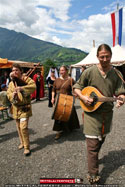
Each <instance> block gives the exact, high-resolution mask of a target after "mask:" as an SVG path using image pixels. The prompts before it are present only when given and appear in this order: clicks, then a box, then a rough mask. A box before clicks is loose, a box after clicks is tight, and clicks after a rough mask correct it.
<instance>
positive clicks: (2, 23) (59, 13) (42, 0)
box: [0, 0, 125, 52]
mask: <svg viewBox="0 0 125 187" xmlns="http://www.w3.org/2000/svg"><path fill="white" fill-rule="evenodd" d="M117 3H119V5H120V7H121V6H125V0H121V1H120V0H27V1H25V0H18V1H17V0H11V1H10V0H4V1H3V0H0V10H1V11H0V27H4V28H7V29H11V30H15V31H17V32H22V33H25V34H27V35H30V36H32V37H35V38H38V39H41V40H45V41H49V42H53V43H56V44H58V45H61V46H65V47H74V48H78V49H81V50H83V51H87V52H89V51H90V50H91V48H92V46H93V40H95V44H96V47H98V45H100V44H101V43H107V44H109V45H110V46H111V47H112V26H111V17H110V14H111V13H112V12H113V11H115V10H116V7H117ZM122 35H123V37H122V46H123V47H125V8H123V33H122Z"/></svg>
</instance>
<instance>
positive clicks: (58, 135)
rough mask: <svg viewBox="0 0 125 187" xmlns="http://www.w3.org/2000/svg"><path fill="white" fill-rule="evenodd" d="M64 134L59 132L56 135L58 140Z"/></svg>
mask: <svg viewBox="0 0 125 187" xmlns="http://www.w3.org/2000/svg"><path fill="white" fill-rule="evenodd" d="M61 136H62V132H58V133H57V134H56V136H55V140H58V139H59V138H60V137H61Z"/></svg>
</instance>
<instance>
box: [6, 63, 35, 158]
mask: <svg viewBox="0 0 125 187" xmlns="http://www.w3.org/2000/svg"><path fill="white" fill-rule="evenodd" d="M11 77H12V78H13V81H11V82H10V84H9V87H8V90H7V97H8V99H9V101H10V102H11V103H12V114H13V118H14V119H15V120H16V126H17V131H18V134H19V139H20V145H19V149H22V148H24V155H25V156H28V155H29V154H30V143H29V133H28V121H29V117H30V116H32V110H31V99H30V94H31V93H33V92H34V90H35V89H36V84H35V82H34V81H33V80H32V79H31V78H30V77H27V76H24V75H23V74H22V69H21V67H20V66H19V65H18V64H13V67H12V73H11ZM14 79H17V80H18V82H19V81H20V85H17V82H16V81H15V80H14Z"/></svg>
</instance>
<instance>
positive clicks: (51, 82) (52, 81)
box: [46, 69, 56, 107]
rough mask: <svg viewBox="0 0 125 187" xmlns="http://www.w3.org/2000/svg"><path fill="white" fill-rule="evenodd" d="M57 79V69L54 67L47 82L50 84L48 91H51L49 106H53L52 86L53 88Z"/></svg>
mask: <svg viewBox="0 0 125 187" xmlns="http://www.w3.org/2000/svg"><path fill="white" fill-rule="evenodd" d="M55 80H56V77H55V70H54V69H51V74H50V77H48V79H47V81H46V82H47V84H48V91H49V103H48V107H52V106H53V105H52V102H51V99H52V88H53V83H54V81H55Z"/></svg>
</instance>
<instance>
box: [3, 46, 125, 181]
mask: <svg viewBox="0 0 125 187" xmlns="http://www.w3.org/2000/svg"><path fill="white" fill-rule="evenodd" d="M111 57H112V51H111V48H110V46H108V45H107V44H102V45H100V46H99V47H98V50H97V58H98V60H99V63H98V64H97V65H94V66H92V67H90V68H86V67H82V68H83V69H82V73H81V75H80V78H79V80H78V81H77V82H76V83H75V81H74V80H73V79H72V78H71V76H69V74H68V69H67V67H66V66H64V65H63V66H61V67H60V70H59V75H58V72H57V70H56V68H53V67H52V68H51V69H50V71H49V74H48V76H47V78H46V82H47V84H48V93H49V94H48V100H49V101H48V107H53V105H54V104H55V101H56V100H57V98H58V97H59V95H61V94H64V95H66V96H67V95H70V96H72V95H75V96H76V97H78V98H79V99H80V101H81V102H82V103H83V104H84V105H85V106H86V107H87V108H88V110H89V108H91V107H92V106H94V105H95V103H96V102H98V100H97V97H95V96H94V97H91V96H88V95H83V94H82V90H83V89H84V88H86V87H94V88H96V89H98V90H99V91H101V92H102V93H103V94H104V96H105V97H112V98H113V97H114V96H115V97H116V98H117V105H116V106H117V107H120V106H121V105H123V104H124V102H125V85H124V83H123V81H122V79H121V78H120V77H122V75H121V74H120V72H119V74H120V76H118V74H117V73H116V70H115V69H114V68H113V66H112V65H111V63H110V62H111ZM10 75H11V81H10V80H8V79H10V78H7V76H6V81H5V77H4V78H3V77H2V78H1V80H2V83H1V90H2V91H6V93H7V95H6V97H7V99H8V101H9V102H10V103H11V106H12V115H13V118H14V119H15V120H16V126H17V131H18V134H19V139H20V145H19V147H18V148H19V149H22V148H24V155H26V156H28V155H30V154H31V150H30V140H29V132H28V121H29V117H30V116H31V115H32V109H31V100H32V99H36V101H39V100H40V98H41V97H44V83H43V77H42V75H41V73H40V72H39V71H38V72H37V73H36V74H35V75H34V76H33V79H31V78H30V77H27V76H25V75H24V74H23V73H22V68H21V67H20V66H19V65H17V64H14V65H13V67H12V72H11V74H10ZM58 76H59V77H58ZM15 78H17V79H20V80H22V81H24V83H25V84H24V85H21V86H20V85H18V84H17V82H16V80H15ZM8 83H9V84H8ZM73 97H74V96H73ZM64 105H65V102H64ZM64 107H65V106H64ZM113 107H114V104H113V102H111V101H110V102H104V103H103V104H102V105H101V106H100V107H99V108H98V109H96V110H95V111H93V112H86V111H84V114H83V123H84V132H83V133H84V134H85V138H86V145H87V158H88V181H89V182H90V184H98V183H99V181H100V176H99V163H98V155H99V151H100V149H101V147H102V144H103V143H104V141H105V139H106V136H107V134H108V133H109V132H110V130H111V125H112V119H113ZM64 109H65V108H64ZM63 113H64V111H63ZM60 119H61V118H59V119H58V120H57V119H54V125H53V130H54V131H56V132H57V133H56V136H55V140H58V139H59V138H61V136H62V135H63V133H65V132H66V133H67V132H68V133H69V132H72V130H73V129H79V128H80V125H79V119H78V116H77V112H76V109H75V106H74V105H73V107H72V110H71V113H70V117H69V120H67V121H63V120H60Z"/></svg>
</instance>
